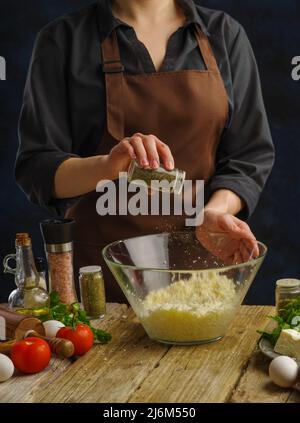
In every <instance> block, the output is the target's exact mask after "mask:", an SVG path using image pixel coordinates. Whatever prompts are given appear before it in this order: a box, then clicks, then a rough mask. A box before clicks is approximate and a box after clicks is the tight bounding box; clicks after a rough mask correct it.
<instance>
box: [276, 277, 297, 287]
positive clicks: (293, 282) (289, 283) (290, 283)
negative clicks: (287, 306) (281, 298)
mask: <svg viewBox="0 0 300 423" xmlns="http://www.w3.org/2000/svg"><path fill="white" fill-rule="evenodd" d="M276 286H277V288H296V287H300V280H299V279H279V280H278V281H277V282H276Z"/></svg>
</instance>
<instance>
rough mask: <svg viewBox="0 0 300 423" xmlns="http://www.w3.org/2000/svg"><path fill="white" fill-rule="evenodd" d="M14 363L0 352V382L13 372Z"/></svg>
mask: <svg viewBox="0 0 300 423" xmlns="http://www.w3.org/2000/svg"><path fill="white" fill-rule="evenodd" d="M14 370H15V368H14V365H13V362H12V361H11V359H10V358H9V357H7V356H6V355H4V354H0V382H5V381H6V380H8V379H9V378H10V377H12V375H13V374H14Z"/></svg>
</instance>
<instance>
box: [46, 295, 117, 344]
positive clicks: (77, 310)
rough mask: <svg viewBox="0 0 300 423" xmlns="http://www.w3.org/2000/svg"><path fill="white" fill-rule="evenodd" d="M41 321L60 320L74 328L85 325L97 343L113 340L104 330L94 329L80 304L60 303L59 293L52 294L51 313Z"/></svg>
mask: <svg viewBox="0 0 300 423" xmlns="http://www.w3.org/2000/svg"><path fill="white" fill-rule="evenodd" d="M41 320H42V321H44V322H45V321H46V320H58V321H59V322H61V323H63V324H64V325H65V326H69V327H73V328H75V327H76V325H77V324H79V323H84V324H85V325H87V326H89V327H90V328H91V329H92V331H93V334H94V338H95V341H97V342H98V343H101V344H107V342H109V341H110V340H111V334H110V333H108V332H106V331H104V330H102V329H97V328H94V327H93V326H92V325H91V322H90V321H89V319H88V318H87V315H86V312H85V311H84V310H82V309H81V307H80V304H79V303H73V304H71V305H66V304H63V303H61V302H60V299H59V295H58V293H57V292H51V294H50V308H49V313H48V314H47V315H45V316H43V318H42V319H41Z"/></svg>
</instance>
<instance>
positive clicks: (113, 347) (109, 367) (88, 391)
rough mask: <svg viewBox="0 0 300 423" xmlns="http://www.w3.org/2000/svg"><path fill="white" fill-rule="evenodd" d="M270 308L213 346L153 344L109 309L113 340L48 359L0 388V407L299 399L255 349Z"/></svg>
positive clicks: (244, 315)
mask: <svg viewBox="0 0 300 423" xmlns="http://www.w3.org/2000/svg"><path fill="white" fill-rule="evenodd" d="M272 312H273V308H272V307H259V306H251V307H250V306H243V307H241V309H240V312H239V314H238V315H237V317H236V319H235V321H234V323H233V324H232V326H231V329H230V330H229V332H228V334H227V336H226V337H225V338H224V339H223V340H221V341H220V342H217V343H215V344H210V345H203V346H195V347H178V346H177V347H175V346H174V347H170V346H166V345H162V344H158V343H155V342H153V341H151V340H150V339H149V338H148V337H147V335H146V334H145V332H144V330H143V328H142V326H141V325H140V324H139V323H138V320H137V318H136V317H135V315H134V313H133V311H132V310H131V309H129V308H127V306H126V305H120V304H109V306H108V314H107V316H106V318H105V319H104V321H101V322H96V324H95V325H98V326H101V327H103V328H105V329H108V330H109V331H110V332H111V334H112V336H113V340H112V342H110V343H109V344H107V345H97V346H95V347H94V348H93V349H92V350H91V351H90V352H89V353H88V354H86V355H85V356H84V357H82V358H80V359H79V360H77V361H75V362H71V361H70V360H60V359H58V358H53V359H52V361H51V364H50V365H49V367H48V368H47V369H46V370H44V371H43V372H42V373H39V374H37V375H30V376H24V375H22V376H21V375H16V376H14V377H13V378H12V379H10V380H9V381H7V382H5V383H2V384H0V402H18V403H19V402H35V403H36V402H38V403H39V402H41V403H43V402H52V403H57V402H101V403H116V402H121V403H126V402H127V403H134V402H156V403H163V402H165V403H170V402H174V403H182V402H189V403H190V402H197V403H206V402H218V403H222V402H234V403H240V402H274V403H275V402H300V393H299V392H296V391H292V390H284V389H280V388H277V387H276V386H275V385H273V384H272V383H271V382H270V380H269V378H268V374H267V368H268V363H269V361H268V359H266V358H265V357H264V356H263V355H262V354H261V353H260V352H258V351H257V340H258V338H259V335H258V334H257V333H256V329H257V328H264V327H265V326H266V324H267V322H268V319H267V315H269V314H270V313H272Z"/></svg>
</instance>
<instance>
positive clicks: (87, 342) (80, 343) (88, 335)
mask: <svg viewBox="0 0 300 423" xmlns="http://www.w3.org/2000/svg"><path fill="white" fill-rule="evenodd" d="M56 337H57V338H64V339H68V340H69V341H71V342H72V343H73V344H74V355H84V354H85V353H87V352H88V351H89V350H90V349H91V348H92V346H93V344H94V334H93V332H92V330H91V328H90V327H89V326H87V325H84V324H78V325H77V326H76V329H73V328H70V327H66V328H61V329H59V331H58V332H57V334H56Z"/></svg>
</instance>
